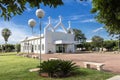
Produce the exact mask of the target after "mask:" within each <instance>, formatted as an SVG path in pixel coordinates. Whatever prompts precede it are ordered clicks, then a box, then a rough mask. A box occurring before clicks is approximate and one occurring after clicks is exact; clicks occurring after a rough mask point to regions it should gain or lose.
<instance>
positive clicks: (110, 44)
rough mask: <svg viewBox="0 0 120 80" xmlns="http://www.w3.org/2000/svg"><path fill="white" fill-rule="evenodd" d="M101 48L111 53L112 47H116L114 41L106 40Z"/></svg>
mask: <svg viewBox="0 0 120 80" xmlns="http://www.w3.org/2000/svg"><path fill="white" fill-rule="evenodd" d="M103 46H104V47H105V48H106V49H107V50H108V51H111V50H113V48H114V47H116V46H117V45H116V41H114V40H107V41H104V42H103Z"/></svg>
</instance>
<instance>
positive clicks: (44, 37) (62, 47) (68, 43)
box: [20, 16, 76, 54]
mask: <svg viewBox="0 0 120 80" xmlns="http://www.w3.org/2000/svg"><path fill="white" fill-rule="evenodd" d="M48 19H49V22H48V25H47V26H46V27H45V28H44V33H43V34H41V37H40V35H39V36H31V37H28V38H26V39H24V40H22V41H21V43H20V44H21V52H23V53H40V49H41V53H42V54H46V53H69V52H75V44H76V42H75V41H74V37H75V35H74V33H73V30H72V29H71V25H70V22H69V23H68V24H69V26H68V28H67V29H66V28H65V27H64V24H63V23H62V19H61V17H60V16H59V19H60V20H59V22H58V23H57V24H56V25H55V26H54V27H53V26H52V24H51V19H50V17H49V18H48ZM59 27H61V28H62V30H63V31H62V32H60V31H57V29H58V28H59ZM40 38H41V45H40Z"/></svg>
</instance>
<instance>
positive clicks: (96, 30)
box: [92, 27, 103, 33]
mask: <svg viewBox="0 0 120 80" xmlns="http://www.w3.org/2000/svg"><path fill="white" fill-rule="evenodd" d="M100 30H103V27H100V28H97V29H95V30H93V31H92V32H93V33H96V32H98V31H100Z"/></svg>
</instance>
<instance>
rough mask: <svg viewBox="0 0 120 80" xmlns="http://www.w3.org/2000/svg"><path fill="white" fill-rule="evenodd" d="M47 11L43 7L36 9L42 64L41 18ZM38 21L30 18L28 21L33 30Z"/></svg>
mask: <svg viewBox="0 0 120 80" xmlns="http://www.w3.org/2000/svg"><path fill="white" fill-rule="evenodd" d="M44 15H45V12H44V11H43V10H42V9H37V10H36V16H37V17H38V18H39V24H40V25H39V28H40V54H39V58H40V64H41V18H42V17H44ZM35 24H36V21H35V20H34V19H30V20H29V21H28V25H29V26H30V27H31V28H32V32H33V27H34V26H35Z"/></svg>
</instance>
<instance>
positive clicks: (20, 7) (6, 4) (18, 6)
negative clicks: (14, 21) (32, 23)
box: [0, 0, 87, 20]
mask: <svg viewBox="0 0 120 80" xmlns="http://www.w3.org/2000/svg"><path fill="white" fill-rule="evenodd" d="M75 1H76V0H75ZM80 1H87V0H80ZM26 4H29V6H30V7H31V8H34V7H37V8H39V6H40V4H43V5H44V6H50V7H54V8H56V7H57V6H61V5H63V4H64V3H63V0H0V10H1V14H0V16H1V17H4V19H5V20H10V19H11V18H12V17H13V16H15V15H21V14H22V13H23V12H24V11H25V10H26V9H27V6H26Z"/></svg>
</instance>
